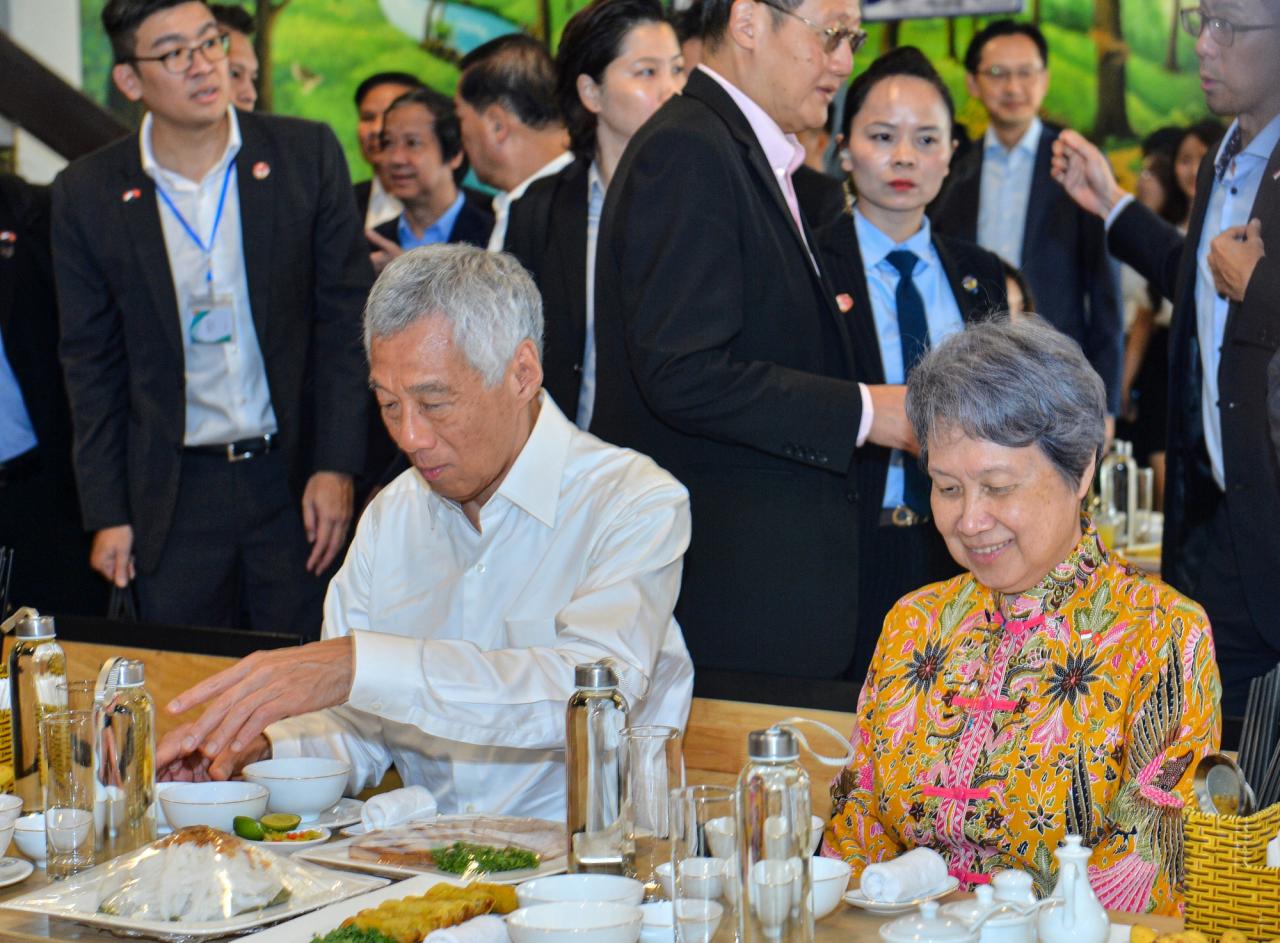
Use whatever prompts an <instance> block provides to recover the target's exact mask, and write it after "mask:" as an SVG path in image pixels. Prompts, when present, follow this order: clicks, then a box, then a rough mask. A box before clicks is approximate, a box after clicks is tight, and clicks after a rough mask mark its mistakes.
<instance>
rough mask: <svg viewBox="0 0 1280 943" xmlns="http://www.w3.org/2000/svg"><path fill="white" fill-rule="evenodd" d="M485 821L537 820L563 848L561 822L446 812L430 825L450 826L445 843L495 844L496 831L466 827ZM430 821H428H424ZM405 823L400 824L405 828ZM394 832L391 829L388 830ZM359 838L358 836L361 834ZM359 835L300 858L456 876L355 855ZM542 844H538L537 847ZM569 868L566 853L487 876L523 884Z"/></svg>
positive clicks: (392, 873)
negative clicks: (469, 832) (532, 865)
mask: <svg viewBox="0 0 1280 943" xmlns="http://www.w3.org/2000/svg"><path fill="white" fill-rule="evenodd" d="M472 822H483V823H484V824H485V826H487V827H488V828H489V829H490V830H492V829H493V828H494V827H498V828H501V827H502V826H503V823H504V822H509V823H511V825H513V826H523V827H525V828H527V827H528V825H529V823H531V822H532V823H534V824H536V825H537V827H538V828H539V829H540V830H541V832H542V833H543V834H544V835H546V834H549V835H554V836H556V837H557V838H558V839H559V841H558V842H557V845H558V846H559V847H561V848H563V844H564V842H563V838H564V826H563V825H562V824H561V823H559V822H544V821H542V820H540V819H521V818H515V817H512V816H502V815H442V816H439V817H438V818H436V819H435V821H434V822H431V823H430V825H433V826H439V827H441V828H442V829H448V830H449V835H450V837H448V838H442V839H441V844H450V843H452V842H454V841H459V840H461V841H476V842H480V843H482V844H494V843H495V841H494V838H493V837H492V831H490V832H488V833H487V834H483V835H476V836H475V837H474V838H469V837H467V836H466V829H467V827H468V825H469V823H472ZM421 824H426V823H421ZM403 827H404V826H397V828H403ZM388 831H391V830H388ZM357 838H358V836H357ZM357 838H344V839H341V840H339V841H336V842H330V843H329V844H327V845H321V846H319V847H316V848H308V849H305V850H303V851H300V852H299V853H298V857H299V858H303V859H305V860H307V861H315V862H318V863H319V864H324V865H328V866H330V867H336V868H350V869H352V870H355V871H367V872H369V873H370V874H382V875H386V876H388V877H411V876H413V875H415V874H431V875H435V876H436V877H437V878H444V877H449V878H452V877H456V875H452V874H449V873H448V872H446V871H440V870H438V869H436V868H411V867H405V866H402V865H395V864H383V863H381V862H378V861H369V860H366V859H363V858H352V857H351V855H350V853H349V850H350V847H351V845H352V843H354V842H355V841H356V840H357ZM509 841H510V842H511V843H512V844H517V845H518V844H523V845H525V846H526V847H528V845H529V842H528V841H524V842H522V841H521V840H520V834H519V833H517V832H513V833H512V835H511V837H510V839H509ZM537 847H538V845H537V844H536V843H535V844H534V848H535V849H536V848H537ZM568 869H569V861H568V858H567V856H566V855H565V854H560V855H557V856H555V857H551V858H548V857H544V858H543V859H542V863H541V864H540V865H538V867H536V868H523V869H521V870H519V871H500V872H496V873H494V874H489V875H486V876H485V878H484V879H485V880H486V881H490V882H492V883H494V884H519V883H520V882H522V881H527V880H529V879H530V878H535V877H545V876H547V875H551V874H561V873H563V872H565V871H567V870H568Z"/></svg>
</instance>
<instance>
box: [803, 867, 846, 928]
mask: <svg viewBox="0 0 1280 943" xmlns="http://www.w3.org/2000/svg"><path fill="white" fill-rule="evenodd" d="M852 872H853V869H852V868H851V867H849V863H848V862H847V861H841V860H840V859H839V858H813V859H811V860H810V861H809V880H810V889H809V909H810V910H812V911H813V919H814V920H821V919H822V918H823V917H825V916H826V915H827V914H829V913H831V912H832V911H833V910H835V909H836V907H837V906H839V904H840V898H841V897H843V896H844V892H845V891H846V890H848V889H849V875H850V874H851V873H852Z"/></svg>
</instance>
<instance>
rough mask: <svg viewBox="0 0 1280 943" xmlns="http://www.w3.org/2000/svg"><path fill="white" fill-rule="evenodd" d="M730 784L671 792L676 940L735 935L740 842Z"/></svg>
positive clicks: (719, 941) (722, 941)
mask: <svg viewBox="0 0 1280 943" xmlns="http://www.w3.org/2000/svg"><path fill="white" fill-rule="evenodd" d="M733 797H734V789H733V788H731V787H729V786H686V787H685V788H683V789H673V790H672V791H671V873H672V877H673V880H672V887H671V898H672V902H671V906H672V915H673V921H674V923H675V937H676V941H677V943H732V941H733V940H734V939H735V938H736V936H737V927H738V917H737V902H738V897H739V895H738V881H739V880H740V878H739V875H738V842H737V826H736V822H735V818H734V811H733Z"/></svg>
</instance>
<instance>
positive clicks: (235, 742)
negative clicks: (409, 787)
mask: <svg viewBox="0 0 1280 943" xmlns="http://www.w3.org/2000/svg"><path fill="white" fill-rule="evenodd" d="M354 676H355V650H354V645H353V643H352V640H351V637H350V636H342V637H341V638H333V639H326V640H325V641H323V642H312V643H311V644H309V645H303V646H302V647H301V648H278V649H274V650H272V651H262V652H254V653H253V654H252V655H250V656H249V657H247V658H244V659H242V660H241V661H239V662H237V663H236V664H234V665H232V666H231V667H230V668H227V669H226V670H224V671H220V672H218V673H217V674H216V675H214V676H213V677H211V678H207V679H205V680H204V681H202V682H200V683H199V684H197V685H196V686H195V687H193V688H191V689H190V690H187V691H184V692H183V693H182V694H179V695H178V696H177V697H175V698H174V699H173V700H172V701H170V702H169V703H168V705H167V706H166V707H165V710H167V711H168V712H169V713H170V714H182V713H185V712H186V711H189V710H191V709H192V708H194V707H198V706H199V705H201V704H207V705H208V706H207V707H206V708H205V712H204V713H203V714H202V715H201V716H200V718H199V719H198V720H195V721H193V722H191V723H188V724H184V725H182V726H181V727H179V728H178V729H176V730H174V731H172V732H170V733H169V734H168V735H167V736H165V738H164V739H163V740H161V741H160V744H159V746H158V747H157V748H156V769H157V770H159V771H160V775H161V778H165V779H197V780H199V779H227V778H228V777H230V776H233V775H234V774H235V773H236V772H238V771H239V769H240V767H241V766H243V765H244V764H246V763H251V762H253V761H254V760H257V759H261V758H262V757H263V756H264V755H266V753H267V751H269V749H270V748H269V746H268V744H267V741H266V737H265V736H263V731H264V730H266V728H267V726H268V725H270V724H273V723H275V722H276V721H278V720H284V719H285V718H287V717H296V716H298V715H299V714H309V713H311V712H312V711H318V710H322V709H323V708H326V707H334V706H336V705H338V704H342V703H344V702H345V701H346V700H347V698H348V696H349V695H350V694H351V683H352V680H353V678H354Z"/></svg>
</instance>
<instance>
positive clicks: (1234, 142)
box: [1213, 125, 1244, 180]
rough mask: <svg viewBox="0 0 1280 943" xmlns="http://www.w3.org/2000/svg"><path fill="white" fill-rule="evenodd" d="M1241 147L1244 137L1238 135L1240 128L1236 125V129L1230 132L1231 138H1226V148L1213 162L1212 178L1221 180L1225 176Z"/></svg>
mask: <svg viewBox="0 0 1280 943" xmlns="http://www.w3.org/2000/svg"><path fill="white" fill-rule="evenodd" d="M1243 145H1244V137H1243V136H1242V135H1241V134H1240V126H1239V125H1236V129H1235V130H1234V131H1232V132H1231V137H1229V138H1227V146H1226V147H1224V148H1223V149H1222V153H1221V154H1219V155H1218V159H1217V160H1216V161H1214V162H1213V173H1214V176H1216V177H1217V178H1218V179H1219V180H1221V179H1222V178H1223V177H1225V176H1226V175H1227V168H1228V167H1230V166H1231V162H1232V161H1233V160H1235V159H1236V155H1237V154H1239V153H1240V148H1241V147H1242V146H1243Z"/></svg>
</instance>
